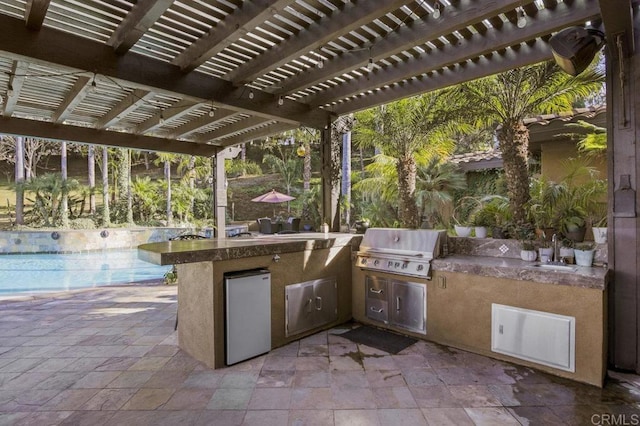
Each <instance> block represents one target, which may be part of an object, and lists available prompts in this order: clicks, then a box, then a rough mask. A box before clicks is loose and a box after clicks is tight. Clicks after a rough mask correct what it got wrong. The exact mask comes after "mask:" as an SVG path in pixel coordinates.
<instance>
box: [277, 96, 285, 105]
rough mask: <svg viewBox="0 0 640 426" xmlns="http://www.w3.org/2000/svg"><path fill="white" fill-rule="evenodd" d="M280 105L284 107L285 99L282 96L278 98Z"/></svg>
mask: <svg viewBox="0 0 640 426" xmlns="http://www.w3.org/2000/svg"><path fill="white" fill-rule="evenodd" d="M278 105H280V106H282V105H284V97H283V96H282V95H280V97H279V98H278Z"/></svg>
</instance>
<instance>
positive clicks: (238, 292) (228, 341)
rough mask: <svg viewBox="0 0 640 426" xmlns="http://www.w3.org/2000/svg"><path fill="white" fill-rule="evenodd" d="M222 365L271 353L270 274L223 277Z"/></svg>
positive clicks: (262, 271)
mask: <svg viewBox="0 0 640 426" xmlns="http://www.w3.org/2000/svg"><path fill="white" fill-rule="evenodd" d="M224 297H225V364H226V365H232V364H236V363H238V362H240V361H244V360H246V359H249V358H253V357H255V356H258V355H261V354H264V353H266V352H269V351H270V350H271V273H270V272H269V271H268V270H266V269H254V270H249V271H242V272H232V273H227V274H225V275H224Z"/></svg>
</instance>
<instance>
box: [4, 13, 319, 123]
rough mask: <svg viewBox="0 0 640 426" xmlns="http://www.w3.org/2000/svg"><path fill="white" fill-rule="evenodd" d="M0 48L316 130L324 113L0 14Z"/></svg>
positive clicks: (22, 57) (34, 59)
mask: <svg viewBox="0 0 640 426" xmlns="http://www.w3.org/2000/svg"><path fill="white" fill-rule="evenodd" d="M0 27H1V28H3V31H1V32H0V51H2V52H3V53H2V55H3V56H5V57H9V58H12V59H19V60H28V61H30V62H39V63H42V64H47V65H51V64H54V65H56V66H60V67H64V68H67V69H69V70H70V71H77V70H84V71H88V72H95V73H97V74H102V75H105V76H108V77H110V78H113V79H117V80H120V81H123V82H125V83H124V84H125V85H127V86H129V87H132V86H133V87H138V88H140V89H144V90H149V91H154V92H156V91H157V92H161V91H164V92H167V93H168V94H173V95H175V94H181V95H184V96H185V97H192V98H197V99H203V101H204V100H206V99H215V102H216V105H221V106H222V107H224V108H228V109H233V110H235V111H237V112H244V113H247V114H251V115H258V116H262V117H265V118H270V119H272V120H277V121H282V122H287V123H290V124H293V125H294V126H298V125H300V124H302V125H305V126H308V127H313V128H321V127H323V126H324V125H325V124H326V122H327V121H328V120H329V119H330V113H328V112H326V111H323V110H319V109H310V108H309V107H308V105H305V104H302V103H298V102H295V101H292V100H288V101H287V102H285V104H284V105H278V97H277V96H274V95H271V94H268V93H265V92H263V91H259V90H256V89H253V91H254V94H255V96H254V99H249V97H248V94H249V90H248V89H247V88H245V87H240V88H238V87H235V86H234V85H233V84H232V83H231V82H229V81H226V80H223V79H221V78H216V77H212V76H210V75H207V74H203V73H200V72H197V71H194V72H190V73H188V74H184V73H183V72H182V71H180V69H179V68H178V67H176V66H174V65H171V64H168V63H166V62H163V61H160V60H156V59H152V58H150V57H147V56H144V55H140V54H136V53H134V52H127V53H126V54H124V55H117V54H116V53H115V52H114V50H113V49H112V48H111V47H110V46H107V45H106V44H104V43H99V42H96V41H92V40H88V39H85V38H83V37H79V36H74V35H72V34H69V33H66V32H64V31H59V30H55V29H52V28H48V27H43V28H42V29H41V30H40V31H38V32H32V31H29V30H27V29H26V28H25V27H24V23H23V22H22V21H21V20H19V19H16V18H12V17H10V16H7V15H0Z"/></svg>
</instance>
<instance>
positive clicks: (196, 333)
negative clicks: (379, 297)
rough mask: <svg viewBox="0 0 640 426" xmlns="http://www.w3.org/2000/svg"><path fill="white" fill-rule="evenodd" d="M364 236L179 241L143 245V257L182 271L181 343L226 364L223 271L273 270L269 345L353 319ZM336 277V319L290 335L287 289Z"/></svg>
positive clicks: (216, 364) (208, 360)
mask: <svg viewBox="0 0 640 426" xmlns="http://www.w3.org/2000/svg"><path fill="white" fill-rule="evenodd" d="M359 239H360V236H355V235H349V234H329V235H327V236H325V235H324V234H317V233H315V234H313V233H312V234H308V235H304V234H300V235H295V236H290V235H287V236H282V237H278V236H271V237H263V238H252V239H248V240H242V239H238V240H233V239H229V240H222V241H216V240H201V241H175V242H165V243H156V244H146V245H143V246H140V247H139V257H141V258H143V259H146V260H149V261H151V262H153V263H159V264H172V263H173V264H176V268H177V271H178V319H179V321H178V344H179V346H180V348H181V349H183V350H185V351H186V352H187V353H189V354H190V355H191V356H193V357H194V358H196V359H197V360H199V361H202V362H203V363H204V364H206V365H207V366H208V367H210V368H221V367H224V366H225V359H224V349H225V346H224V344H225V342H224V292H223V289H224V274H225V273H228V272H237V271H244V270H249V269H257V268H263V269H268V270H269V271H270V272H271V347H272V348H276V347H279V346H282V345H285V344H287V343H289V342H291V341H294V340H297V339H300V338H302V337H304V336H307V335H309V334H313V333H315V332H317V331H319V330H321V329H325V328H330V327H333V326H335V325H338V324H341V323H344V322H346V321H349V320H350V319H351V304H352V301H351V274H350V273H345V271H351V267H352V266H351V265H352V260H351V258H352V256H351V253H352V246H353V245H354V244H355V247H357V245H358V243H359ZM331 277H334V278H335V279H336V282H337V320H336V321H333V322H331V323H328V324H323V325H322V326H319V327H317V328H314V329H311V330H307V331H305V332H303V333H299V334H297V335H292V336H287V335H286V330H285V322H286V321H285V288H286V286H288V285H291V284H297V283H301V282H307V281H311V280H318V279H323V278H331Z"/></svg>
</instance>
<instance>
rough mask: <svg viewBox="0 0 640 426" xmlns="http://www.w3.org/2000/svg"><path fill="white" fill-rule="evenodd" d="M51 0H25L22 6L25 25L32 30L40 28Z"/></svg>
mask: <svg viewBox="0 0 640 426" xmlns="http://www.w3.org/2000/svg"><path fill="white" fill-rule="evenodd" d="M49 3H51V0H27V4H26V5H25V8H24V20H25V26H26V27H27V28H28V29H30V30H32V31H38V30H39V29H40V28H42V23H43V22H44V18H45V16H46V15H47V10H48V9H49Z"/></svg>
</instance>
